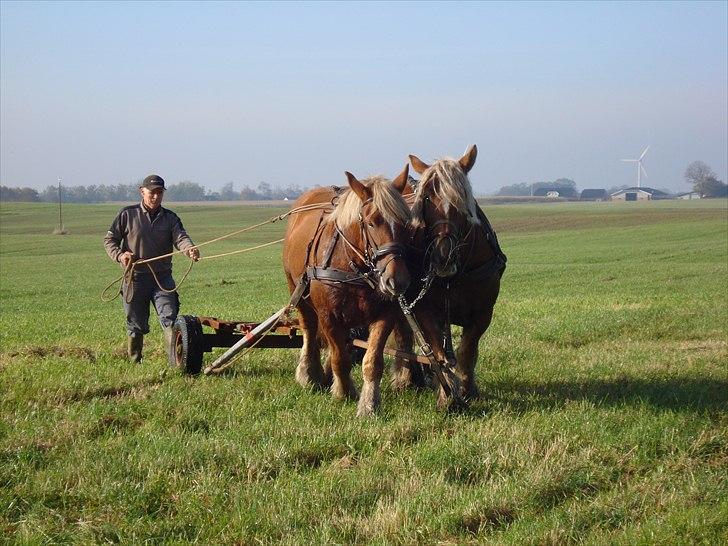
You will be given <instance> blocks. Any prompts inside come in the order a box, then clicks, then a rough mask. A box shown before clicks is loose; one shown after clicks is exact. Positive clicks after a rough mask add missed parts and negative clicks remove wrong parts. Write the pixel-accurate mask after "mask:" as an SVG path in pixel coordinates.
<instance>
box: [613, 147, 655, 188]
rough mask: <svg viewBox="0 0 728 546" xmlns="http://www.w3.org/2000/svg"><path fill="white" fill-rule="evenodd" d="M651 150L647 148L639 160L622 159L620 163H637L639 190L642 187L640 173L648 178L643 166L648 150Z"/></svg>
mask: <svg viewBox="0 0 728 546" xmlns="http://www.w3.org/2000/svg"><path fill="white" fill-rule="evenodd" d="M649 149H650V147H649V146H647V148H645V150H644V151H643V152H642V155H641V156H640V157H639V159H620V161H626V162H627V163H637V187H638V188H639V187H640V181H641V178H640V171H642V173H644V175H645V178H647V171H646V170H645V168H644V167H643V166H642V158H644V157H645V154H646V153H647V150H649Z"/></svg>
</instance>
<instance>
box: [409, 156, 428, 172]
mask: <svg viewBox="0 0 728 546" xmlns="http://www.w3.org/2000/svg"><path fill="white" fill-rule="evenodd" d="M409 159H410V161H411V162H412V168H413V169H414V170H415V171H416V172H417V174H422V173H423V172H425V171H426V170H427V169H429V168H430V166H429V165H428V164H427V163H425V162H424V161H422V160H421V159H420V158H419V157H417V156H416V155H411V156H409Z"/></svg>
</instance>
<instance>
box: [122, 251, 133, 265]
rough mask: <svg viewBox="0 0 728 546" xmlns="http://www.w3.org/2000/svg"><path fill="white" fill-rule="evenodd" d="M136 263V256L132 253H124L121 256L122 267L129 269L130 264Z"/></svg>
mask: <svg viewBox="0 0 728 546" xmlns="http://www.w3.org/2000/svg"><path fill="white" fill-rule="evenodd" d="M133 261H134V254H132V253H131V252H124V254H122V255H121V256H119V263H120V264H121V266H122V267H123V268H124V269H126V268H127V267H129V264H130V263H131V262H133Z"/></svg>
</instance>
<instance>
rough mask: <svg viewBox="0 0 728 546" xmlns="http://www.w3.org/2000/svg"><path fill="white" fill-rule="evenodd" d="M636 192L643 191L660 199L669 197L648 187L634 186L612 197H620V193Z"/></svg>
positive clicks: (614, 193)
mask: <svg viewBox="0 0 728 546" xmlns="http://www.w3.org/2000/svg"><path fill="white" fill-rule="evenodd" d="M635 191H643V192H645V193H649V194H650V195H652V196H660V197H662V196H665V197H667V195H668V194H667V193H665V192H664V191H662V190H656V189H655V188H648V187H647V186H642V187H641V188H638V187H637V186H632V187H631V188H624V189H621V190H618V191H615V192H613V193H612V195H618V194H620V193H625V192H635Z"/></svg>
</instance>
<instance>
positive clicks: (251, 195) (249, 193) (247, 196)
mask: <svg viewBox="0 0 728 546" xmlns="http://www.w3.org/2000/svg"><path fill="white" fill-rule="evenodd" d="M240 199H244V200H245V201H255V200H257V199H258V194H257V192H256V191H255V190H254V189H253V188H251V187H250V186H248V185H247V184H246V185H245V186H243V189H242V190H240Z"/></svg>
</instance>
